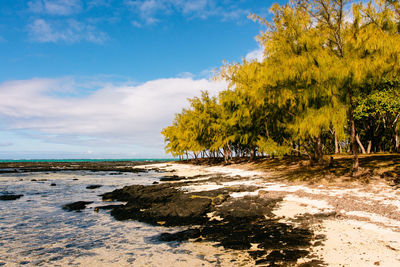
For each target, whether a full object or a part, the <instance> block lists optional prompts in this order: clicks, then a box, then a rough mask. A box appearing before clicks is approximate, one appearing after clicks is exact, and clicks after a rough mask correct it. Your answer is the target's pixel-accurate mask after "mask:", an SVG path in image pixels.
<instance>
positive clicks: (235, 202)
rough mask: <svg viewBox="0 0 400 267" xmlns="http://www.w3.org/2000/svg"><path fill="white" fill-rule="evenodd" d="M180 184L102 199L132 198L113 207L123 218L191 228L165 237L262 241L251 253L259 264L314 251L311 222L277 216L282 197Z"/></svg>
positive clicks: (239, 246) (241, 246) (230, 245)
mask: <svg viewBox="0 0 400 267" xmlns="http://www.w3.org/2000/svg"><path fill="white" fill-rule="evenodd" d="M174 186H176V187H179V186H181V183H173V184H166V183H164V184H157V185H149V186H143V185H133V186H126V187H124V188H122V189H117V190H114V191H113V192H110V193H106V194H103V195H102V197H103V200H118V201H126V202H127V204H125V205H117V206H115V207H114V206H113V207H112V208H111V215H112V216H114V217H115V218H116V219H117V220H125V219H134V220H138V221H142V222H146V223H150V224H153V225H164V226H178V225H180V226H182V225H188V226H190V228H189V229H186V230H184V231H179V232H176V233H163V234H161V235H159V236H157V238H158V240H159V241H165V242H170V241H178V242H181V241H186V240H189V239H195V241H196V242H200V241H210V242H217V243H218V244H219V245H220V246H223V247H224V248H227V249H236V250H250V249H251V248H252V247H253V246H252V245H253V244H256V245H257V248H258V249H257V250H253V251H251V250H250V251H249V254H250V255H251V256H252V257H253V258H254V260H255V261H256V263H257V264H269V266H277V265H279V266H286V265H288V264H289V265H290V264H293V263H294V262H295V261H296V260H297V259H298V258H303V257H305V256H307V255H308V253H309V252H308V251H307V250H304V248H307V247H310V246H311V244H312V243H311V241H312V240H313V238H314V236H313V233H312V232H311V231H310V230H309V229H308V228H305V226H302V227H303V228H300V227H295V226H294V225H290V224H285V223H280V222H279V221H278V220H275V219H273V218H274V214H273V213H272V210H273V209H274V207H275V206H276V204H277V203H278V202H279V201H281V200H282V199H267V198H263V197H258V196H256V197H255V196H253V197H250V196H249V197H243V198H231V197H230V196H229V195H230V193H232V192H248V191H254V190H256V189H257V187H254V186H252V187H249V186H233V187H225V188H221V189H217V190H211V191H202V192H193V193H185V192H183V191H181V190H178V189H177V188H174ZM208 215H209V216H210V217H209V216H208ZM270 218H272V219H270ZM194 225H196V226H195V227H193V226H194ZM303 225H305V224H303ZM271 251H272V252H271Z"/></svg>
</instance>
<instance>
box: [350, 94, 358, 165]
mask: <svg viewBox="0 0 400 267" xmlns="http://www.w3.org/2000/svg"><path fill="white" fill-rule="evenodd" d="M350 101H351V102H352V98H350ZM352 105H353V103H351V104H350V110H349V113H350V114H349V119H350V127H351V134H350V144H351V150H352V152H353V168H352V170H353V172H357V171H358V167H359V165H360V164H359V161H358V147H357V141H356V125H355V123H354V117H353V106H352Z"/></svg>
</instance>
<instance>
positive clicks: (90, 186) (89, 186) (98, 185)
mask: <svg viewBox="0 0 400 267" xmlns="http://www.w3.org/2000/svg"><path fill="white" fill-rule="evenodd" d="M100 187H102V185H100V184H92V185H88V186H86V189H97V188H100Z"/></svg>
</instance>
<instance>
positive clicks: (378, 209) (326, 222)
mask: <svg viewBox="0 0 400 267" xmlns="http://www.w3.org/2000/svg"><path fill="white" fill-rule="evenodd" d="M149 167H159V168H162V169H164V170H167V171H172V172H171V173H172V174H176V175H179V176H186V177H188V178H189V179H190V177H193V176H196V175H215V174H222V175H229V176H237V178H238V179H237V180H235V181H233V182H220V183H217V182H203V183H196V184H191V185H189V186H186V187H184V188H183V190H188V191H202V190H213V189H218V188H222V187H226V186H232V185H255V186H259V187H261V188H260V189H259V190H256V191H255V192H241V193H233V194H232V196H233V197H243V196H245V195H260V196H263V195H266V197H268V194H275V195H277V194H280V196H282V197H283V201H282V202H280V204H279V205H278V206H277V208H276V209H275V210H274V214H275V215H276V216H277V217H281V219H282V220H284V221H285V222H287V223H290V222H291V220H292V219H295V218H296V217H299V216H302V215H305V214H327V215H331V214H332V213H336V216H327V217H326V218H325V219H322V220H319V221H318V220H317V222H315V223H314V225H313V226H312V228H313V229H314V231H315V234H323V235H325V236H326V240H324V241H323V242H322V244H321V245H320V246H316V247H314V248H313V251H312V253H311V254H312V255H313V256H314V257H315V258H316V259H320V260H322V261H323V262H325V263H326V264H327V265H328V266H377V265H379V266H388V267H394V266H400V193H399V191H396V190H395V189H393V188H391V187H389V186H387V185H386V184H383V183H381V184H374V185H369V186H359V187H355V188H351V189H349V188H340V187H330V186H322V185H321V186H318V187H315V186H314V187H311V186H307V185H287V184H284V183H271V182H270V181H268V173H264V172H257V171H246V170H241V169H237V168H235V167H234V166H233V167H232V166H220V167H207V166H194V165H188V164H169V163H168V164H157V165H153V166H149ZM207 178H208V177H207V176H206V177H201V178H200V180H199V182H200V181H201V180H206V179H207ZM300 262H301V260H299V263H300ZM222 265H223V264H222ZM177 266H178V265H177Z"/></svg>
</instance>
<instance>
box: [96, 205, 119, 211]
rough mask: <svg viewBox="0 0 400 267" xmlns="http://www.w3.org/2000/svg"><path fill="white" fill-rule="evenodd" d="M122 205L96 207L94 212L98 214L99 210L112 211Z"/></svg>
mask: <svg viewBox="0 0 400 267" xmlns="http://www.w3.org/2000/svg"><path fill="white" fill-rule="evenodd" d="M122 206H123V205H105V206H97V207H95V208H94V211H95V212H98V211H99V210H112V209H115V208H119V207H122Z"/></svg>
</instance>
